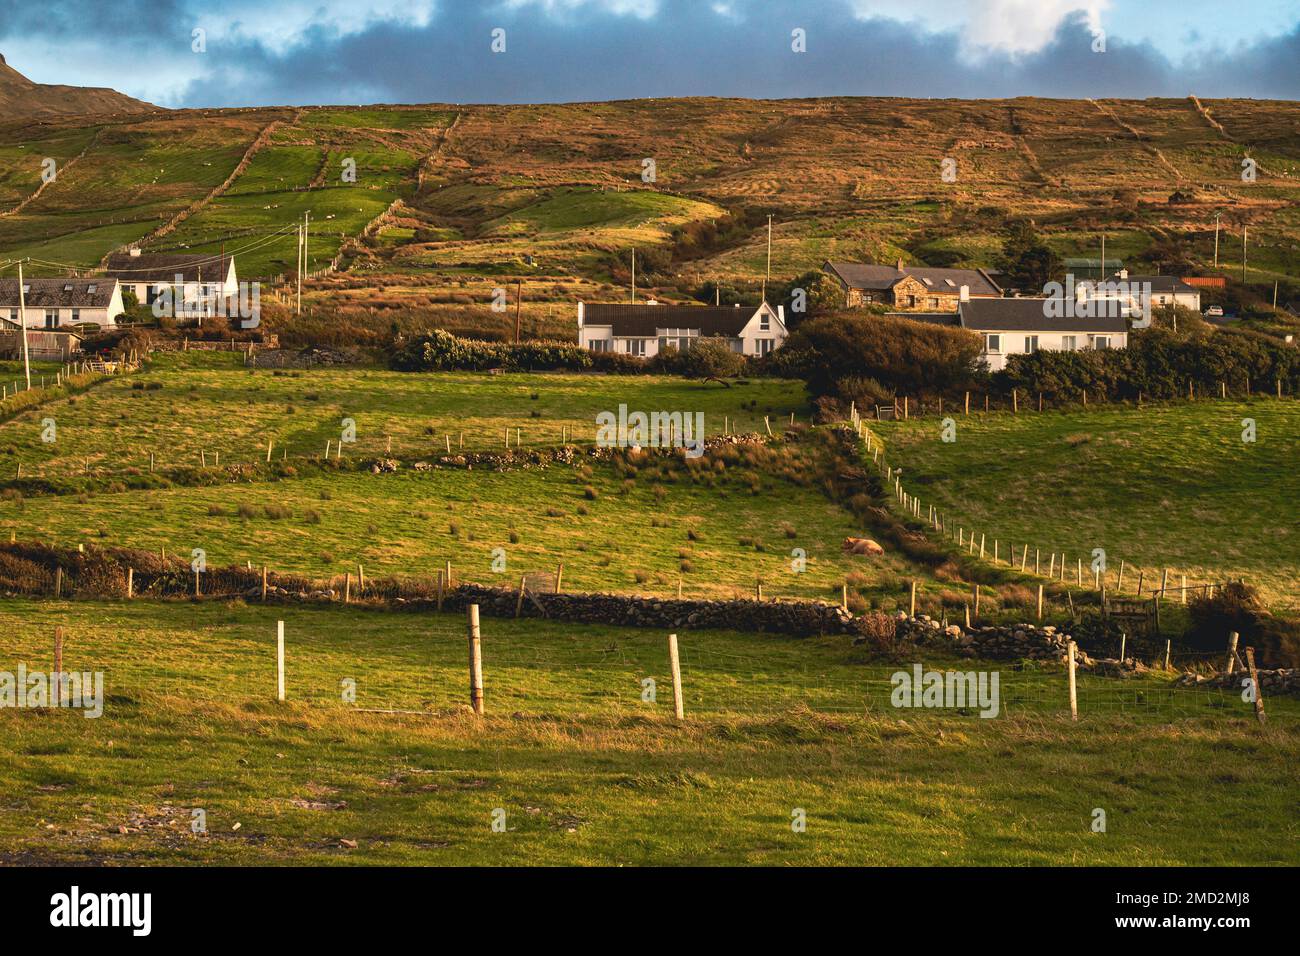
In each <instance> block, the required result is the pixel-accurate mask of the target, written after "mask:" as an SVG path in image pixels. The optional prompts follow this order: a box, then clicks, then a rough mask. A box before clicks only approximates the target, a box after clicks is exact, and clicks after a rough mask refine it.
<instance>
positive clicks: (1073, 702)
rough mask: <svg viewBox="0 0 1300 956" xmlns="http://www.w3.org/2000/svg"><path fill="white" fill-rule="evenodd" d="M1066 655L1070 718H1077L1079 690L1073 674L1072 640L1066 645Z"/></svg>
mask: <svg viewBox="0 0 1300 956" xmlns="http://www.w3.org/2000/svg"><path fill="white" fill-rule="evenodd" d="M1065 650H1066V655H1067V656H1068V658H1069V663H1068V665H1067V666H1068V668H1069V671H1070V719H1071V720H1078V719H1079V692H1078V685H1077V684H1076V682H1075V676H1074V641H1071V642H1070V643H1069V644H1067V645H1066V648H1065Z"/></svg>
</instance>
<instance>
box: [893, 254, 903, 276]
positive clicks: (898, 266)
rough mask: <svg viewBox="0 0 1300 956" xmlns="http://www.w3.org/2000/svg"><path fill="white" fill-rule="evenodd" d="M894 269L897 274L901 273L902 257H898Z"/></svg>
mask: <svg viewBox="0 0 1300 956" xmlns="http://www.w3.org/2000/svg"><path fill="white" fill-rule="evenodd" d="M894 268H896V269H897V270H898V271H899V272H902V271H903V258H902V256H899V258H898V265H897V266H895V267H894Z"/></svg>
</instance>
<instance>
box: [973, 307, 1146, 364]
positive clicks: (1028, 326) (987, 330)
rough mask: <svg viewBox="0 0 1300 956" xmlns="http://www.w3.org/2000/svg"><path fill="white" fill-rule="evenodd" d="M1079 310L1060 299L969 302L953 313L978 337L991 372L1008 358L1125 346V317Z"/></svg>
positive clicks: (1127, 323) (1107, 311) (1112, 311)
mask: <svg viewBox="0 0 1300 956" xmlns="http://www.w3.org/2000/svg"><path fill="white" fill-rule="evenodd" d="M1084 311H1086V310H1081V309H1078V308H1076V307H1075V303H1074V302H1073V301H1072V300H1070V299H1068V298H1064V297H1056V298H1024V299H969V300H967V301H965V302H962V303H961V305H960V307H959V308H958V310H957V318H958V323H957V324H960V325H961V327H962V328H966V329H970V330H971V331H973V332H978V333H980V334H981V335H982V336H983V337H984V359H985V361H986V362H987V363H988V366H989V369H990V370H992V371H994V372H996V371H997V370H998V369H1001V368H1005V367H1006V364H1007V356H1009V355H1030V354H1033V353H1034V352H1038V351H1041V350H1047V351H1056V352H1078V351H1084V350H1088V349H1122V348H1126V347H1127V346H1128V333H1129V320H1128V318H1127V317H1125V316H1124V315H1121V314H1112V313H1117V310H1113V309H1112V310H1106V309H1101V310H1098V311H1099V312H1101V313H1102V314H1100V315H1087V314H1079V313H1080V312H1084Z"/></svg>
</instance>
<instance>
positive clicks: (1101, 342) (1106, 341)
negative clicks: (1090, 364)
mask: <svg viewBox="0 0 1300 956" xmlns="http://www.w3.org/2000/svg"><path fill="white" fill-rule="evenodd" d="M1092 347H1093V348H1094V349H1108V348H1110V336H1109V335H1094V336H1093V337H1092Z"/></svg>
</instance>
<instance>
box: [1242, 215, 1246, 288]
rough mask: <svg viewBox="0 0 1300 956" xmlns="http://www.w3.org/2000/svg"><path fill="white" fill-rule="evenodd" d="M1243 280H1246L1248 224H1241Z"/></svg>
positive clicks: (1243, 281)
mask: <svg viewBox="0 0 1300 956" xmlns="http://www.w3.org/2000/svg"><path fill="white" fill-rule="evenodd" d="M1241 281H1242V284H1243V285H1244V284H1245V282H1246V224H1245V223H1244V222H1243V223H1242V224H1241Z"/></svg>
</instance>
